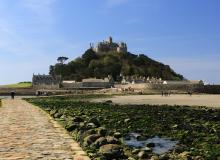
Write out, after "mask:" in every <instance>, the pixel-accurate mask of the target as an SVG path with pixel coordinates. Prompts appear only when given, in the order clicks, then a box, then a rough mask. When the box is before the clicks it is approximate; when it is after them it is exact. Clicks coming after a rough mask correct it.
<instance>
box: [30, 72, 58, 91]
mask: <svg viewBox="0 0 220 160" xmlns="http://www.w3.org/2000/svg"><path fill="white" fill-rule="evenodd" d="M32 84H33V87H34V88H36V89H59V88H60V84H61V76H55V77H53V76H51V75H39V74H38V75H33V78H32Z"/></svg>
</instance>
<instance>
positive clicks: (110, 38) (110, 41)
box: [108, 36, 113, 44]
mask: <svg viewBox="0 0 220 160" xmlns="http://www.w3.org/2000/svg"><path fill="white" fill-rule="evenodd" d="M108 42H109V43H110V44H112V42H113V40H112V37H111V36H110V37H109V39H108Z"/></svg>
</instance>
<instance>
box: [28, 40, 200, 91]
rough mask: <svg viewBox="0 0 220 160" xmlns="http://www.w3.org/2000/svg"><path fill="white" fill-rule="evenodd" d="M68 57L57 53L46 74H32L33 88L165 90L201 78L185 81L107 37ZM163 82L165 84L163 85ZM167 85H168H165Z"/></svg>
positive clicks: (187, 85)
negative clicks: (56, 57) (57, 55)
mask: <svg viewBox="0 0 220 160" xmlns="http://www.w3.org/2000/svg"><path fill="white" fill-rule="evenodd" d="M67 59H68V58H67V57H59V58H58V59H57V60H58V63H56V64H55V65H51V66H50V71H49V75H33V80H32V84H33V88H35V89H38V90H39V89H49V90H54V89H55V90H56V89H63V90H71V89H102V88H115V89H117V90H120V91H123V90H127V89H129V90H132V91H133V90H139V91H140V90H141V92H142V91H143V90H145V91H146V90H147V91H149V90H157V92H158V91H159V92H161V90H163V89H164V86H166V90H168V89H169V90H182V91H183V90H184V91H185V92H186V91H189V90H192V88H193V87H194V86H195V85H199V86H201V85H203V82H202V81H188V80H185V79H184V77H183V76H182V75H180V74H177V73H176V72H174V71H173V70H172V69H171V68H170V67H169V65H164V64H163V63H161V62H157V61H155V60H153V59H151V58H149V57H148V56H146V55H145V54H139V55H135V54H132V53H130V52H128V48H127V44H126V43H124V42H120V43H115V42H113V40H112V37H109V39H108V40H106V41H103V42H99V43H97V45H96V46H94V45H93V44H90V48H89V49H87V50H86V51H85V53H84V54H83V55H82V56H81V57H78V58H76V59H75V60H72V61H70V62H69V63H67V64H66V63H65V61H66V60H67ZM164 84H166V85H164ZM167 86H169V87H167Z"/></svg>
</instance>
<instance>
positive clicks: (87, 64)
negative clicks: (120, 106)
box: [50, 49, 183, 81]
mask: <svg viewBox="0 0 220 160" xmlns="http://www.w3.org/2000/svg"><path fill="white" fill-rule="evenodd" d="M50 74H57V75H59V74H61V75H62V76H63V78H64V79H74V80H81V79H83V78H89V77H97V78H104V77H107V76H108V75H111V76H113V78H114V79H115V80H118V81H120V78H121V77H120V75H124V76H145V77H157V78H162V79H166V80H182V79H183V76H182V75H180V74H177V73H176V72H174V71H173V70H172V69H171V68H170V67H169V65H164V64H162V63H160V62H157V61H155V60H153V59H151V58H149V57H147V56H146V55H144V54H141V55H135V54H132V53H129V52H126V53H122V52H120V53H118V52H106V53H105V52H98V53H96V52H94V51H93V49H88V50H87V51H86V52H85V53H84V54H83V55H82V57H79V58H76V59H75V60H73V61H71V62H69V63H68V64H55V65H54V66H50Z"/></svg>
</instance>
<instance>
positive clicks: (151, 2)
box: [0, 0, 220, 84]
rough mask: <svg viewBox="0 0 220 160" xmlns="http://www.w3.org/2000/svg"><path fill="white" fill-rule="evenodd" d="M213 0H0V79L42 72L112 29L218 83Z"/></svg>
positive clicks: (190, 74) (134, 45) (219, 31)
mask: <svg viewBox="0 0 220 160" xmlns="http://www.w3.org/2000/svg"><path fill="white" fill-rule="evenodd" d="M219 8H220V1H219V0H0V60H1V62H0V64H1V67H0V84H8V83H15V82H20V81H30V80H31V78H32V74H33V73H35V74H37V73H40V74H43V73H45V74H47V73H48V68H49V65H50V64H54V63H55V62H56V59H57V57H58V56H67V57H69V58H70V59H74V58H76V57H78V56H80V55H81V54H82V53H83V52H84V50H85V49H87V48H88V47H89V43H90V42H94V43H95V42H97V41H102V40H103V39H106V38H107V37H108V36H110V35H111V36H112V37H113V38H114V40H115V41H125V42H127V44H128V49H129V51H131V52H133V53H136V54H140V53H144V54H146V55H148V56H149V57H151V58H153V59H155V60H158V61H161V62H163V63H165V64H169V65H170V66H171V67H172V68H173V69H174V70H175V71H176V72H178V73H180V74H183V75H184V76H185V77H186V78H188V79H193V80H195V79H202V80H204V81H206V82H209V83H219V84H220V74H219V73H220V67H219V66H220V65H219V59H220V45H219V44H220V21H219V18H220V10H219Z"/></svg>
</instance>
